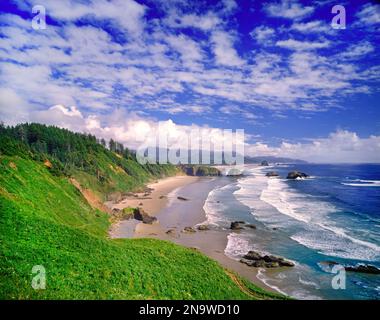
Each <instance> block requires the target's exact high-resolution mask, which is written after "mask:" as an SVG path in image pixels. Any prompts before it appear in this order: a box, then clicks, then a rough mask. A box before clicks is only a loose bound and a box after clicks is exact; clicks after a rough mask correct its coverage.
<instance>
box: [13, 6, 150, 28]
mask: <svg viewBox="0 0 380 320" xmlns="http://www.w3.org/2000/svg"><path fill="white" fill-rule="evenodd" d="M16 2H17V3H18V4H19V5H20V7H22V8H27V9H30V8H31V7H33V6H34V5H38V4H39V5H40V4H41V2H40V1H37V0H27V1H25V0H22V1H20V0H17V1H16ZM43 5H44V7H45V8H46V10H47V12H48V13H49V15H50V16H51V17H53V18H56V19H58V20H62V21H77V20H79V19H81V18H86V17H87V18H94V19H98V20H101V19H108V20H115V21H116V22H117V23H118V24H119V26H121V27H122V28H124V29H125V30H127V31H129V33H130V35H134V34H136V33H140V32H141V31H142V29H143V20H142V18H143V16H144V14H145V7H144V6H143V5H140V4H139V3H137V2H135V1H132V0H110V1H106V0H96V1H94V0H90V1H88V2H87V3H83V2H79V1H73V0H60V1H55V0H45V1H44V2H43Z"/></svg>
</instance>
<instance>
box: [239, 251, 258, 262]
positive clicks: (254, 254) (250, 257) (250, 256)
mask: <svg viewBox="0 0 380 320" xmlns="http://www.w3.org/2000/svg"><path fill="white" fill-rule="evenodd" d="M243 258H244V259H247V260H261V259H262V256H261V254H260V253H258V252H256V251H253V250H251V251H249V252H248V253H247V254H246V255H245V256H244V257H243Z"/></svg>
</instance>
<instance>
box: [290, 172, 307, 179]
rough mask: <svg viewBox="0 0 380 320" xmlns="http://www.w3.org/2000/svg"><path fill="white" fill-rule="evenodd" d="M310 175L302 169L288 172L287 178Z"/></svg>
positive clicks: (301, 177)
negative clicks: (301, 170)
mask: <svg viewBox="0 0 380 320" xmlns="http://www.w3.org/2000/svg"><path fill="white" fill-rule="evenodd" d="M307 177H308V175H307V174H306V173H303V172H300V171H291V172H289V173H288V175H287V177H286V179H293V180H295V179H304V178H307Z"/></svg>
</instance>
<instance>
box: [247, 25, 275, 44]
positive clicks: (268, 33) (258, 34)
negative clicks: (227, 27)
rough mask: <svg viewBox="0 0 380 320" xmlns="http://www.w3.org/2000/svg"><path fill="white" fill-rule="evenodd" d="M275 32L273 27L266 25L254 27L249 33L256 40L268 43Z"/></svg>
mask: <svg viewBox="0 0 380 320" xmlns="http://www.w3.org/2000/svg"><path fill="white" fill-rule="evenodd" d="M275 34H276V33H275V30H274V29H272V28H270V27H266V26H259V27H256V28H255V29H254V30H252V31H251V33H250V35H251V37H253V38H255V39H256V41H257V42H259V43H262V44H265V43H270V42H271V40H272V39H273V37H274V35H275Z"/></svg>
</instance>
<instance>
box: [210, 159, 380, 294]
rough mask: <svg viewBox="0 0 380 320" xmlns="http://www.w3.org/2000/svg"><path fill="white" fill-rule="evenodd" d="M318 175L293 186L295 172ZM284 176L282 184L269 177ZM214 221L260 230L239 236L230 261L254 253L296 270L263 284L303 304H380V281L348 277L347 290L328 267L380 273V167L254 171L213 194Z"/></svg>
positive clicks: (266, 275)
mask: <svg viewBox="0 0 380 320" xmlns="http://www.w3.org/2000/svg"><path fill="white" fill-rule="evenodd" d="M292 170H299V171H302V172H305V173H307V174H309V175H310V177H309V178H307V179H303V180H286V179H285V178H286V175H287V173H288V172H289V171H292ZM268 171H276V172H278V173H279V174H280V178H268V177H266V176H265V173H266V172H268ZM204 209H205V212H206V215H207V219H208V222H209V223H211V224H214V225H215V226H217V227H219V228H223V229H228V228H229V225H230V223H231V221H234V220H244V221H246V222H248V223H253V224H255V225H256V226H257V229H256V230H251V229H250V230H243V231H238V232H233V231H231V232H230V234H229V235H228V244H227V247H226V249H225V253H226V255H228V256H229V257H231V258H233V259H237V260H239V259H240V258H241V257H242V256H243V255H244V254H245V253H247V252H248V251H249V250H250V249H254V250H258V251H261V252H263V253H271V254H276V255H280V256H284V257H286V258H287V259H290V260H292V261H294V262H295V263H296V266H295V267H294V268H281V269H278V270H275V269H261V270H260V271H259V276H258V277H259V278H260V279H261V280H262V281H264V282H265V283H267V284H268V285H269V286H271V287H273V288H275V289H277V290H278V291H279V292H283V293H286V294H289V295H291V296H293V297H296V298H299V299H380V275H370V274H363V273H353V272H346V273H345V289H334V288H333V286H332V281H333V278H334V277H335V276H336V274H335V273H333V272H332V270H331V267H329V266H328V265H326V261H333V262H335V263H339V264H341V265H356V264H358V263H365V264H371V265H375V266H377V267H380V165H317V164H300V165H291V164H289V165H276V166H271V167H257V166H246V167H245V170H244V176H243V177H239V178H233V179H231V183H230V184H228V185H225V186H223V187H220V188H216V189H214V190H213V191H211V192H210V194H209V195H208V198H207V200H206V202H205V205H204Z"/></svg>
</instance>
